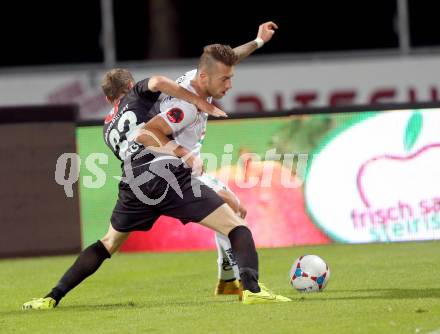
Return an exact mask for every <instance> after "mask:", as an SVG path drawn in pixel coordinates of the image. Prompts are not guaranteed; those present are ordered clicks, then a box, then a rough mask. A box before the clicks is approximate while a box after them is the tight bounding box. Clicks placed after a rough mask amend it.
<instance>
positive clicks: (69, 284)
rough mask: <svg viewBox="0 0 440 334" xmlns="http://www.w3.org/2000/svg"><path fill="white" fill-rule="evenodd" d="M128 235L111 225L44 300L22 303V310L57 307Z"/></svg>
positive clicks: (84, 252)
mask: <svg viewBox="0 0 440 334" xmlns="http://www.w3.org/2000/svg"><path fill="white" fill-rule="evenodd" d="M128 235H129V233H121V232H118V231H116V230H115V229H114V228H113V227H112V226H111V225H110V226H109V229H108V232H107V233H106V235H105V236H104V237H103V238H102V239H101V240H98V241H97V242H95V243H94V244H92V245H90V246H89V247H87V248H86V249H84V250H83V251H82V252H81V253H80V254H79V255H78V257H77V259H76V261H75V263H74V264H73V265H72V266H71V267H70V268H69V269H68V270H67V271H66V273H65V274H64V275H63V277H62V278H61V279H60V281H59V282H58V283H57V285H56V286H55V287H54V288H53V289H52V291H51V292H50V293H48V294H47V295H46V296H45V297H44V298H36V299H33V300H31V301H29V302H27V303H24V304H23V306H22V308H23V309H25V310H29V309H38V310H40V309H50V308H54V307H55V306H57V305H58V303H59V302H60V300H61V299H62V298H63V297H64V296H65V295H66V294H67V293H68V292H69V291H70V290H72V289H73V288H75V287H76V286H77V285H78V284H80V283H81V282H82V281H83V280H84V279H85V278H87V277H89V276H90V275H92V274H93V273H94V272H95V271H96V270H98V268H99V267H100V266H101V264H102V262H104V260H105V259H108V258H110V257H111V256H112V255H113V254H114V253H115V252H116V251H117V250H118V249H119V247H121V245H122V244H123V242H124V241H125V240H126V239H127V238H128Z"/></svg>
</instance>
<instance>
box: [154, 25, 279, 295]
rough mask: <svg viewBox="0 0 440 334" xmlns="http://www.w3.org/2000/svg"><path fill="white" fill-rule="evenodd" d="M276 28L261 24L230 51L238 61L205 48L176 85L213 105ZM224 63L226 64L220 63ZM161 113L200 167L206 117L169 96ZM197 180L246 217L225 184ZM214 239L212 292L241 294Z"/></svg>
mask: <svg viewBox="0 0 440 334" xmlns="http://www.w3.org/2000/svg"><path fill="white" fill-rule="evenodd" d="M275 29H277V26H276V24H275V23H273V22H266V23H264V24H261V25H260V26H259V29H258V34H257V38H256V39H255V40H254V41H252V42H249V43H247V44H244V45H241V46H239V47H237V48H235V49H232V51H233V55H235V56H236V57H237V59H232V58H231V53H230V52H229V53H228V51H229V50H228V48H229V49H230V47H229V46H225V45H220V44H213V45H208V46H206V47H205V48H204V53H203V54H202V56H201V58H200V62H199V66H198V68H197V69H194V70H192V71H189V72H187V73H185V75H183V76H182V77H180V78H179V79H177V82H178V83H179V84H180V85H181V86H182V87H184V88H186V89H187V90H189V91H191V92H193V93H195V94H197V95H199V96H200V97H202V98H203V99H206V100H207V101H208V102H209V103H211V102H212V98H213V97H214V98H216V99H221V98H222V97H223V96H224V95H225V94H226V93H227V91H228V90H229V89H231V87H232V82H231V80H232V76H233V69H234V68H233V66H229V65H234V64H236V63H237V62H239V61H240V60H242V59H244V58H245V57H247V56H248V55H250V54H251V53H252V52H254V51H255V50H257V49H258V48H259V47H261V46H262V45H263V44H264V43H266V42H268V41H269V40H270V39H271V38H272V36H273V34H274V32H275ZM219 60H221V61H219ZM223 60H224V62H225V63H222V61H223ZM160 111H161V113H160V114H159V116H160V118H161V119H162V123H163V122H165V123H166V125H167V126H168V127H169V128H170V129H171V130H172V134H173V138H174V141H175V142H176V144H178V145H180V146H181V147H183V148H184V149H186V150H187V151H184V152H187V153H188V152H190V156H191V158H190V159H191V160H192V161H191V164H192V165H193V164H195V163H196V164H198V165H199V166H201V162H200V151H201V147H202V141H203V138H204V136H205V132H206V122H207V119H208V115H207V114H206V113H203V112H198V110H197V107H196V106H194V105H193V104H190V103H188V102H186V101H184V100H181V99H178V98H175V97H171V96H170V97H167V98H165V99H164V100H163V101H162V102H161V105H160ZM158 121H159V120H156V121H155V122H158ZM199 179H200V180H201V181H202V182H204V183H205V184H206V185H208V186H209V187H211V188H212V189H213V190H215V191H216V192H217V194H218V195H219V196H220V197H222V198H223V200H224V201H225V202H226V203H227V204H228V205H229V206H230V207H231V208H232V209H233V210H234V212H236V214H237V215H239V216H240V217H241V218H245V216H246V209H245V207H244V206H243V205H242V204H241V203H240V200H239V199H238V197H237V196H236V195H235V194H234V193H233V192H232V191H231V190H230V189H229V188H228V187H227V186H226V185H224V184H223V183H222V182H221V181H219V180H217V179H215V178H214V177H212V176H209V175H207V174H202V175H201V176H199ZM215 239H216V245H217V249H218V260H217V263H218V283H217V286H216V288H215V291H214V293H215V294H216V295H222V294H238V295H240V294H241V289H240V284H239V279H240V273H239V268H238V266H237V263H236V261H235V259H234V255H233V253H232V249H231V243H230V241H229V239H228V237H227V236H225V235H223V234H221V233H218V232H216V234H215ZM240 297H241V295H240Z"/></svg>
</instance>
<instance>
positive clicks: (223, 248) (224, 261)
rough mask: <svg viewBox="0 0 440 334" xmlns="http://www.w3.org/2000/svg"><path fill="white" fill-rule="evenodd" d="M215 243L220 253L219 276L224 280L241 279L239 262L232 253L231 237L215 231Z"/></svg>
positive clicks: (218, 261)
mask: <svg viewBox="0 0 440 334" xmlns="http://www.w3.org/2000/svg"><path fill="white" fill-rule="evenodd" d="M215 243H216V245H217V253H218V259H217V264H218V278H219V279H222V280H231V279H234V278H236V279H240V272H239V271H238V266H237V262H236V261H235V258H234V254H233V253H232V248H231V242H230V241H229V238H228V237H227V236H225V235H223V234H221V233H218V232H216V233H215Z"/></svg>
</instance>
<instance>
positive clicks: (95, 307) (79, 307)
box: [0, 298, 236, 319]
mask: <svg viewBox="0 0 440 334" xmlns="http://www.w3.org/2000/svg"><path fill="white" fill-rule="evenodd" d="M235 302H236V301H235V300H233V301H232V300H230V299H229V300H228V299H223V300H220V299H215V300H206V299H203V298H202V299H201V300H200V301H193V300H192V301H172V300H163V301H145V302H136V303H135V302H132V301H128V302H121V303H108V304H105V303H96V304H93V303H90V304H76V305H69V304H67V305H63V304H60V306H59V307H57V308H55V309H54V310H42V311H31V310H26V311H23V310H20V309H19V307H17V310H12V311H11V310H9V311H5V312H0V319H1V318H2V317H3V316H4V317H6V316H8V315H9V316H12V315H25V314H35V313H39V314H42V315H43V314H47V312H54V311H55V312H72V311H74V312H90V311H92V312H99V311H108V310H118V309H121V310H122V309H123V310H130V309H152V308H161V307H206V306H207V305H208V304H224V303H235Z"/></svg>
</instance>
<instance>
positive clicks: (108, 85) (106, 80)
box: [101, 68, 134, 102]
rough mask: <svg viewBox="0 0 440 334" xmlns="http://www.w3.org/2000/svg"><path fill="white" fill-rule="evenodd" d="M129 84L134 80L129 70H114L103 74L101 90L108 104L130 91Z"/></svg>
mask: <svg viewBox="0 0 440 334" xmlns="http://www.w3.org/2000/svg"><path fill="white" fill-rule="evenodd" d="M130 83H134V78H133V75H132V74H131V72H130V71H129V70H126V69H123V68H114V69H112V70H110V71H108V72H107V73H106V74H104V77H103V78H102V82H101V88H102V91H103V92H104V94H105V96H107V98H108V99H109V100H110V102H113V101H114V100H116V99H117V98H118V97H120V96H121V95H125V94H127V93H128V91H129V90H130V86H129V84H130Z"/></svg>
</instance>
